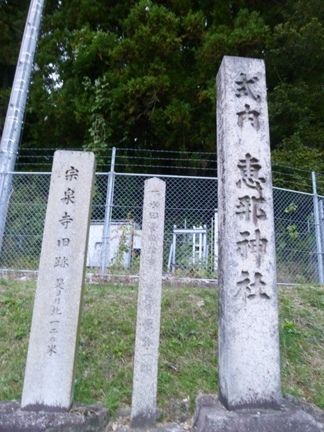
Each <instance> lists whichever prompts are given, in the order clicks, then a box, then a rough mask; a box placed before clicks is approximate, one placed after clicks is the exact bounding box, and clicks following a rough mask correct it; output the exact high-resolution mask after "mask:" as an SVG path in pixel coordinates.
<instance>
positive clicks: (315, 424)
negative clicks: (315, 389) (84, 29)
mask: <svg viewBox="0 0 324 432" xmlns="http://www.w3.org/2000/svg"><path fill="white" fill-rule="evenodd" d="M278 407H279V409H275V410H274V409H256V408H254V409H239V410H235V411H229V410H227V409H226V408H225V407H224V406H223V405H222V404H221V403H220V401H219V400H218V399H217V397H215V396H212V395H204V396H200V397H198V399H197V404H196V412H195V416H194V429H195V430H196V432H322V431H323V430H324V424H323V412H320V410H317V411H316V410H315V409H313V408H312V407H310V406H308V408H306V409H305V404H300V403H298V402H297V401H294V400H292V399H283V400H282V401H281V403H280V404H279V405H278Z"/></svg>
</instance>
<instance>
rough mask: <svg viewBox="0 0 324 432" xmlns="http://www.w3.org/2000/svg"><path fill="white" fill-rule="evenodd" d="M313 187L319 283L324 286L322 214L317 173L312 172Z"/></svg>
mask: <svg viewBox="0 0 324 432" xmlns="http://www.w3.org/2000/svg"><path fill="white" fill-rule="evenodd" d="M312 185H313V205H314V222H315V236H316V249H317V264H318V277H319V283H320V284H321V285H323V284H324V268H323V250H322V241H321V227H320V213H319V205H318V195H317V187H316V173H315V171H312Z"/></svg>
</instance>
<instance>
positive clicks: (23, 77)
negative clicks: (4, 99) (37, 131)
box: [0, 0, 45, 251]
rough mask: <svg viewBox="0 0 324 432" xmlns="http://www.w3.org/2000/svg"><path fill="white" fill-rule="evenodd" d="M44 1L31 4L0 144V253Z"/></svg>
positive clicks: (40, 0)
mask: <svg viewBox="0 0 324 432" xmlns="http://www.w3.org/2000/svg"><path fill="white" fill-rule="evenodd" d="M44 3H45V0H31V2H30V6H29V11H28V15H27V20H26V25H25V30H24V35H23V38H22V42H21V46H20V52H19V57H18V62H17V67H16V72H15V77H14V80H13V85H12V89H11V95H10V100H9V105H8V109H7V114H6V119H5V124H4V128H3V133H2V139H1V144H0V251H1V248H2V243H3V235H4V229H5V224H6V218H7V211H8V205H9V198H10V194H11V185H12V175H11V174H9V173H11V172H12V171H14V169H15V163H16V156H17V153H18V146H19V142H20V136H21V130H22V124H23V119H24V113H25V107H26V102H27V96H28V88H29V84H30V77H31V73H32V69H33V63H34V57H35V51H36V46H37V40H38V34H39V29H40V22H41V18H42V13H43V9H44Z"/></svg>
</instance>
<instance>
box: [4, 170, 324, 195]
mask: <svg viewBox="0 0 324 432" xmlns="http://www.w3.org/2000/svg"><path fill="white" fill-rule="evenodd" d="M110 173H111V172H110V171H107V172H97V173H96V176H98V177H100V176H108V175H109V174H110ZM2 174H4V175H14V176H18V175H27V176H33V175H42V176H49V175H51V174H52V173H51V172H50V171H47V172H44V171H8V172H5V173H0V175H2ZM114 175H116V176H127V177H150V178H151V177H159V178H183V179H194V180H217V177H206V176H188V175H175V174H148V173H122V172H114ZM273 189H276V190H282V191H285V192H293V193H298V194H302V195H308V196H313V193H312V192H304V191H298V190H293V189H287V188H282V187H278V186H273ZM317 196H318V197H319V198H320V199H324V195H320V194H317Z"/></svg>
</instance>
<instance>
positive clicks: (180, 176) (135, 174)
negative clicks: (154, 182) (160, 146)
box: [114, 172, 217, 180]
mask: <svg viewBox="0 0 324 432" xmlns="http://www.w3.org/2000/svg"><path fill="white" fill-rule="evenodd" d="M114 174H115V175H118V176H129V177H163V178H190V179H196V180H217V177H202V176H188V175H175V174H147V173H146V174H144V173H119V172H115V173H114Z"/></svg>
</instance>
